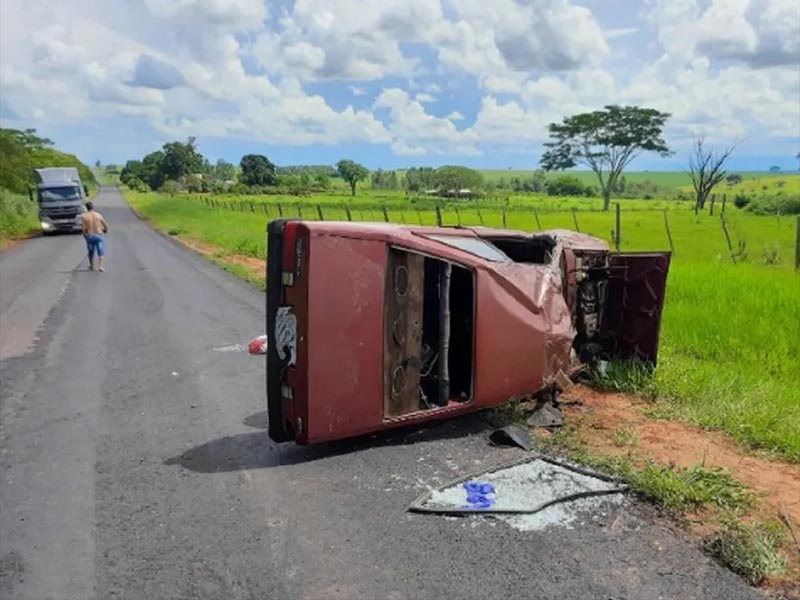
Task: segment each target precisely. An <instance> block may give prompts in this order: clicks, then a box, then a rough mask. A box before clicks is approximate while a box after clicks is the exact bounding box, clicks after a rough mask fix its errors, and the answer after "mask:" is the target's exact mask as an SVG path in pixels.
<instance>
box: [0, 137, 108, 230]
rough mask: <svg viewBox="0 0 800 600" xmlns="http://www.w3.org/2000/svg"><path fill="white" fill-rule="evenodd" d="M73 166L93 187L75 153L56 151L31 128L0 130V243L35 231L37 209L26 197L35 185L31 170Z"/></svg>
mask: <svg viewBox="0 0 800 600" xmlns="http://www.w3.org/2000/svg"><path fill="white" fill-rule="evenodd" d="M39 167H77V168H78V171H79V172H80V175H81V180H82V181H83V182H84V183H85V184H86V185H87V186H88V187H89V189H90V191H93V190H95V189H96V187H97V186H96V181H95V177H94V174H93V173H92V172H91V170H90V169H89V168H88V167H87V166H86V165H84V164H83V163H82V162H81V161H80V160H79V159H78V158H77V157H76V156H74V155H72V154H66V153H64V152H60V151H58V150H56V149H55V148H54V147H53V142H52V141H51V140H48V139H46V138H42V137H40V136H38V135H36V131H35V130H34V129H26V130H24V131H20V130H17V129H0V242H2V241H5V240H9V239H14V238H18V237H24V236H26V235H30V234H32V233H34V232H36V231H37V230H38V228H39V227H38V226H39V222H38V208H37V205H36V202H33V201H31V199H30V198H29V197H28V190H29V189H31V187H32V186H35V181H36V180H35V175H34V169H36V168H39Z"/></svg>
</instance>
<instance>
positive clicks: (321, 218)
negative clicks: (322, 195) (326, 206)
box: [317, 204, 325, 221]
mask: <svg viewBox="0 0 800 600" xmlns="http://www.w3.org/2000/svg"><path fill="white" fill-rule="evenodd" d="M317 216H318V217H319V220H320V221H324V220H325V217H324V216H322V206H320V205H319V204H317Z"/></svg>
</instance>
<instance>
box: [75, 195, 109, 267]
mask: <svg viewBox="0 0 800 600" xmlns="http://www.w3.org/2000/svg"><path fill="white" fill-rule="evenodd" d="M81 224H82V226H83V237H84V238H85V239H86V248H87V249H88V251H89V270H90V271H94V255H95V254H97V256H98V267H99V269H100V271H103V257H104V256H105V253H106V252H105V248H104V247H103V246H104V241H105V240H104V236H105V234H106V233H107V232H108V223H106V220H105V219H104V218H103V215H101V214H100V213H99V212H97V211H96V210H95V209H94V204H92V203H91V202H87V203H86V212H85V213H84V214H83V217H81Z"/></svg>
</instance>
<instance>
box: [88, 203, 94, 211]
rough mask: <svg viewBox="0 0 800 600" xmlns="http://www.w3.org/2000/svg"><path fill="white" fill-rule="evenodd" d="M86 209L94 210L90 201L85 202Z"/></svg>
mask: <svg viewBox="0 0 800 600" xmlns="http://www.w3.org/2000/svg"><path fill="white" fill-rule="evenodd" d="M86 210H94V204H92V203H91V202H87V203H86Z"/></svg>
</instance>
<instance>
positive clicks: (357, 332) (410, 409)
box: [267, 221, 669, 444]
mask: <svg viewBox="0 0 800 600" xmlns="http://www.w3.org/2000/svg"><path fill="white" fill-rule="evenodd" d="M268 232H269V239H268V248H269V260H268V281H267V321H268V322H267V329H268V335H269V339H270V340H271V341H272V340H274V343H271V344H270V347H269V350H268V357H267V361H268V381H267V390H268V394H267V395H268V404H269V417H270V418H269V421H270V423H269V424H270V430H269V432H270V436H271V437H272V438H273V439H275V440H276V441H287V440H295V441H296V442H297V443H300V444H307V443H317V442H322V441H327V440H334V439H340V438H345V437H351V436H356V435H361V434H365V433H371V432H375V431H379V430H382V429H386V428H391V427H396V426H399V425H404V424H409V423H416V422H423V421H428V420H432V419H443V418H450V417H453V416H455V415H458V414H462V413H465V412H469V411H473V410H478V409H481V408H487V407H491V406H496V405H498V404H501V403H503V402H506V401H507V400H509V399H511V398H514V397H519V396H523V395H527V394H534V393H537V392H539V391H541V390H542V389H545V388H547V387H549V386H551V385H552V384H553V381H554V378H555V377H556V375H557V374H558V373H559V372H560V371H563V372H571V371H574V370H576V369H577V368H580V361H581V360H583V361H585V362H588V361H591V360H595V359H597V358H601V357H611V356H638V357H640V358H642V359H643V360H648V361H651V362H655V357H656V350H657V344H658V327H659V322H660V314H661V307H662V305H663V296H664V289H665V284H666V274H667V269H668V266H669V255H668V254H664V253H653V254H646V255H644V254H617V253H612V252H609V250H608V246H607V244H606V243H605V242H603V241H602V240H599V239H597V238H593V237H591V236H587V235H585V234H580V233H576V232H571V231H566V230H554V231H546V232H539V233H536V234H530V233H524V232H515V231H509V230H497V229H489V228H433V227H412V226H404V225H391V224H364V223H355V224H354V223H330V222H304V221H273V222H271V223H270V225H269V229H268ZM609 302H610V303H611V305H609Z"/></svg>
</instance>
